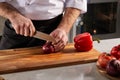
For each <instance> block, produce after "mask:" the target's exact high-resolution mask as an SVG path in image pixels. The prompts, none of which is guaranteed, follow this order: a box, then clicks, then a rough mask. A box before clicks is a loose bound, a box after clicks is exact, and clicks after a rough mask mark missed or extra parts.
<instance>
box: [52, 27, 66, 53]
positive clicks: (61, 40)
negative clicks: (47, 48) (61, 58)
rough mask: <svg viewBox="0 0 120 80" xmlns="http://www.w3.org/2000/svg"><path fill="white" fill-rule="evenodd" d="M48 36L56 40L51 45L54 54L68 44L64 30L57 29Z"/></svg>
mask: <svg viewBox="0 0 120 80" xmlns="http://www.w3.org/2000/svg"><path fill="white" fill-rule="evenodd" d="M50 35H51V36H52V37H54V38H55V40H56V43H54V44H53V45H54V48H55V52H58V51H61V50H63V49H64V47H65V46H66V44H67V43H68V36H67V33H66V32H65V30H63V29H59V28H57V29H55V30H54V31H53V32H51V33H50Z"/></svg>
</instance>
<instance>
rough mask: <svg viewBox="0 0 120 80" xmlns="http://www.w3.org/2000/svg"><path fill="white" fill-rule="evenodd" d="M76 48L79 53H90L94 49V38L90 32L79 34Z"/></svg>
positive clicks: (75, 39) (75, 40) (75, 41)
mask: <svg viewBox="0 0 120 80" xmlns="http://www.w3.org/2000/svg"><path fill="white" fill-rule="evenodd" d="M74 47H75V48H76V50H77V51H89V50H91V49H92V47H93V40H92V36H91V34H90V33H88V32H84V33H82V34H78V35H76V36H75V37H74Z"/></svg>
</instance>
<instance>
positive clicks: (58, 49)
mask: <svg viewBox="0 0 120 80" xmlns="http://www.w3.org/2000/svg"><path fill="white" fill-rule="evenodd" d="M64 47H65V45H64V44H58V45H55V46H54V48H55V52H58V51H61V50H63V49H64Z"/></svg>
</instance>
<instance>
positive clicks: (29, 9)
mask: <svg viewBox="0 0 120 80" xmlns="http://www.w3.org/2000/svg"><path fill="white" fill-rule="evenodd" d="M0 2H7V3H9V4H11V5H12V6H14V7H15V8H16V9H17V10H18V11H19V12H21V13H22V14H23V15H24V16H26V17H28V18H30V19H32V20H47V19H51V18H54V17H56V16H58V15H59V14H61V13H63V11H64V8H65V7H73V8H77V9H80V10H81V13H85V12H86V11H87V0H0Z"/></svg>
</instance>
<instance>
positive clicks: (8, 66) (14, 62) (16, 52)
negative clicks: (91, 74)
mask: <svg viewBox="0 0 120 80" xmlns="http://www.w3.org/2000/svg"><path fill="white" fill-rule="evenodd" d="M99 54H100V52H98V51H97V50H96V49H94V48H93V49H92V50H90V51H88V52H77V51H76V50H75V48H74V45H73V43H69V44H68V45H67V46H66V47H65V49H64V50H63V51H61V52H57V53H51V54H43V51H42V49H41V47H39V46H38V47H31V48H19V49H8V50H0V73H1V74H5V73H11V72H19V71H28V70H34V69H44V68H51V67H52V68H53V67H58V66H67V65H75V64H83V63H89V62H95V61H97V59H98V56H99ZM6 56H7V57H6Z"/></svg>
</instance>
